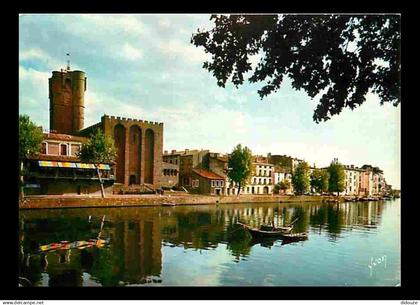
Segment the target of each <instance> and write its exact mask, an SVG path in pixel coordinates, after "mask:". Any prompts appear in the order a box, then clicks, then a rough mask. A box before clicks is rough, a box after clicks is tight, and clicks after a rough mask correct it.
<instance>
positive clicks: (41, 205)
mask: <svg viewBox="0 0 420 305" xmlns="http://www.w3.org/2000/svg"><path fill="white" fill-rule="evenodd" d="M331 199H333V200H336V199H337V197H328V196H284V195H240V196H239V197H238V196H205V195H183V196H180V195H179V196H169V195H162V196H159V195H109V196H107V197H106V198H101V197H93V196H90V197H89V196H29V197H26V198H25V199H24V200H23V201H21V202H20V203H19V209H54V208H88V207H89V208H99V207H130V206H132V207H137V206H160V205H162V204H163V203H165V202H171V203H175V204H176V205H195V204H234V203H249V202H251V203H254V202H255V203H263V202H322V201H327V200H331ZM338 200H340V201H344V198H343V197H339V198H338Z"/></svg>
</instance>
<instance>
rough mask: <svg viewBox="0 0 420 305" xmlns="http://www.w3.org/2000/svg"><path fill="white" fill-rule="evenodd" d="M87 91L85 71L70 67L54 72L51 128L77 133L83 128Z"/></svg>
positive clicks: (50, 81)
mask: <svg viewBox="0 0 420 305" xmlns="http://www.w3.org/2000/svg"><path fill="white" fill-rule="evenodd" d="M68 68H69V67H68ZM85 91H86V75H85V72H83V71H70V69H66V70H63V69H62V70H61V71H53V72H52V77H51V78H49V98H50V130H55V131H56V132H57V133H64V134H77V132H78V131H79V130H81V129H83V127H84V119H85Z"/></svg>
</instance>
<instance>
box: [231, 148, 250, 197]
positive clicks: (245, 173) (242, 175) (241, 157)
mask: <svg viewBox="0 0 420 305" xmlns="http://www.w3.org/2000/svg"><path fill="white" fill-rule="evenodd" d="M228 167H229V172H228V177H229V179H230V180H231V181H233V182H235V183H237V184H238V186H239V187H238V195H239V194H240V192H241V186H242V185H244V184H246V183H247V182H248V180H249V178H250V177H251V174H252V171H253V166H252V152H251V150H250V149H249V148H248V147H246V146H245V147H243V148H242V145H241V144H238V145H236V147H235V148H234V149H233V151H232V153H231V154H230V155H229V159H228Z"/></svg>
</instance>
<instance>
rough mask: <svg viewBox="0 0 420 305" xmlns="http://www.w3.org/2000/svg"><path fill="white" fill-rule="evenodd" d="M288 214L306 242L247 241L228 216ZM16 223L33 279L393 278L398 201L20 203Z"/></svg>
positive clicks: (254, 220) (254, 218)
mask: <svg viewBox="0 0 420 305" xmlns="http://www.w3.org/2000/svg"><path fill="white" fill-rule="evenodd" d="M296 218H298V220H297V221H296V223H295V227H294V231H295V232H308V234H309V236H308V239H307V240H304V241H299V242H293V243H284V242H282V240H281V239H277V240H267V239H265V240H259V241H254V240H252V239H251V238H250V237H249V236H248V235H247V234H246V233H245V232H244V231H243V230H242V229H239V226H238V225H237V224H236V222H237V221H241V222H245V223H248V224H250V225H252V226H256V227H257V226H259V225H261V224H263V223H266V224H269V223H272V221H274V222H275V224H276V225H282V224H287V223H289V222H291V221H293V220H294V219H296ZM19 222H20V230H19V237H20V251H19V253H20V260H19V262H20V265H19V275H20V276H21V277H24V278H26V279H28V280H29V281H30V282H31V283H32V284H33V285H36V286H136V285H164V286H395V285H397V284H399V283H400V279H401V266H400V261H401V256H400V240H401V239H400V232H401V231H400V199H396V200H388V201H376V202H350V203H339V204H338V203H319V202H313V203H311V202H305V203H258V204H256V203H243V204H221V205H217V206H216V205H191V206H176V207H167V206H166V207H162V206H159V207H138V208H135V207H124V208H81V209H48V210H23V211H20V213H19ZM89 240H90V241H89ZM61 241H65V242H64V243H61V244H60V245H58V246H57V245H55V247H59V248H54V245H53V248H52V249H50V250H47V247H46V246H47V245H50V246H51V244H54V243H60V242H61ZM41 246H42V250H45V251H41V250H40V247H41ZM60 247H61V248H60Z"/></svg>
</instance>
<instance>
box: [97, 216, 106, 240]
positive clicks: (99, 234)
mask: <svg viewBox="0 0 420 305" xmlns="http://www.w3.org/2000/svg"><path fill="white" fill-rule="evenodd" d="M104 222H105V215H104V216H103V217H102V222H101V228H100V229H99V233H98V238H97V239H100V238H101V233H102V229H103V227H104Z"/></svg>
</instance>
